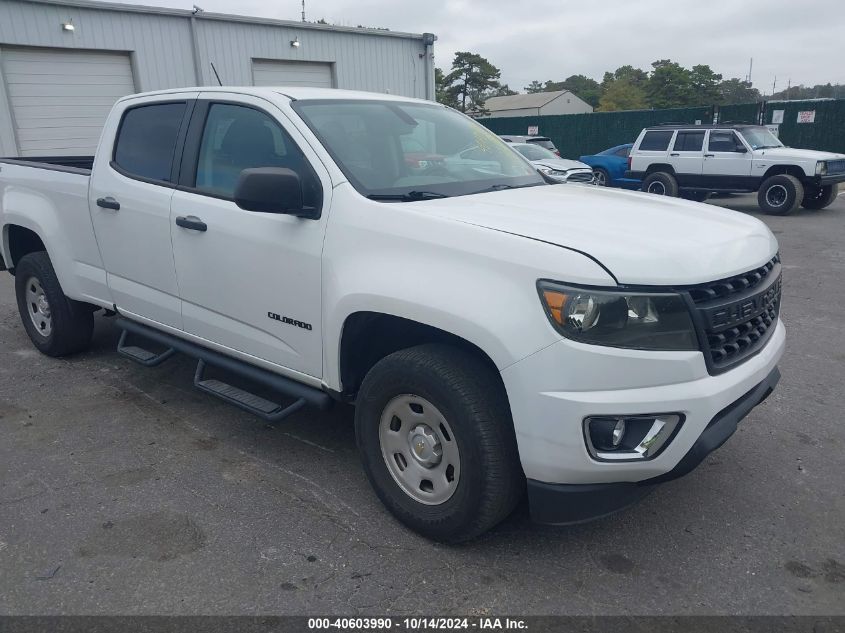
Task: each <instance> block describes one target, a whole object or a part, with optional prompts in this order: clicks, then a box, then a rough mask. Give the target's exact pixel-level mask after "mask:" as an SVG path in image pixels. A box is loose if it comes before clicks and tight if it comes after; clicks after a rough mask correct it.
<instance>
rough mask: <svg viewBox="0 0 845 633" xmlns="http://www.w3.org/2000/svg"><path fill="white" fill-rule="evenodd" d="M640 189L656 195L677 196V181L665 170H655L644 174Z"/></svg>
mask: <svg viewBox="0 0 845 633" xmlns="http://www.w3.org/2000/svg"><path fill="white" fill-rule="evenodd" d="M641 189H642V190H643V191H645V192H646V193H653V194H655V195H657V196H670V197H672V198H677V197H678V181H677V180H675V177H674V176H673V175H672V174H670V173H668V172H665V171H655V172H653V173H651V174H649V175H648V176H646V177H645V180H643V184H642V186H641Z"/></svg>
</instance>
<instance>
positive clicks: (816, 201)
mask: <svg viewBox="0 0 845 633" xmlns="http://www.w3.org/2000/svg"><path fill="white" fill-rule="evenodd" d="M837 195H839V189H838V187H837V186H836V185H827V186H826V187H807V188H806V189H805V190H804V199H803V200H802V201H801V206H802V207H804V208H805V209H813V210H818V209H824V208H825V207H829V206H830V205H831V204H833V201H834V200H836V196H837Z"/></svg>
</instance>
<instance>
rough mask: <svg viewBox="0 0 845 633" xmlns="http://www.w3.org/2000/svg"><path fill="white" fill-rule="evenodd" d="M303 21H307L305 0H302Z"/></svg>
mask: <svg viewBox="0 0 845 633" xmlns="http://www.w3.org/2000/svg"><path fill="white" fill-rule="evenodd" d="M302 21H303V22H305V0H302Z"/></svg>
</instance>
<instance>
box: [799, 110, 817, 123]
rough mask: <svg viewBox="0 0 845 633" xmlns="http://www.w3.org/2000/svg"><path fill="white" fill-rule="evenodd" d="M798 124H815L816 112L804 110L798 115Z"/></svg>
mask: <svg viewBox="0 0 845 633" xmlns="http://www.w3.org/2000/svg"><path fill="white" fill-rule="evenodd" d="M798 122H799V123H815V122H816V111H815V110H804V111H802V112H799V113H798Z"/></svg>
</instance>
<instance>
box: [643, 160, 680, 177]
mask: <svg viewBox="0 0 845 633" xmlns="http://www.w3.org/2000/svg"><path fill="white" fill-rule="evenodd" d="M657 171H665V172H666V173H667V174H671V175H673V176H674V175H675V168H674V167H672V165H669V164H668V163H653V164H651V165H649V166H648V169H646V170H645V173H646V176H650V175H651V174H653V173H654V172H657Z"/></svg>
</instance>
